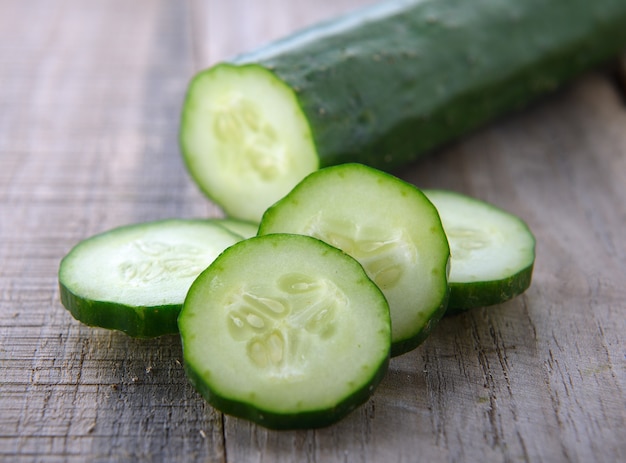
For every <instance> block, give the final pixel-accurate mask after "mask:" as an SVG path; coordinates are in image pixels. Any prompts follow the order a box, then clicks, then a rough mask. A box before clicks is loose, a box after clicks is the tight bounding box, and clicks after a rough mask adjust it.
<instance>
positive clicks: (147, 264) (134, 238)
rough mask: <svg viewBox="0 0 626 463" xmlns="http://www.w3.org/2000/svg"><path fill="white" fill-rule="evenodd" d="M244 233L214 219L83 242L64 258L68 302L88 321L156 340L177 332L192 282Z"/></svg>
mask: <svg viewBox="0 0 626 463" xmlns="http://www.w3.org/2000/svg"><path fill="white" fill-rule="evenodd" d="M240 239H241V238H240V237H239V236H238V235H235V234H233V233H231V232H229V231H227V230H226V229H224V228H222V227H220V226H218V225H216V224H214V223H212V222H211V221H210V220H209V221H207V220H195V219H171V220H161V221H154V222H147V223H140V224H134V225H127V226H122V227H118V228H115V229H112V230H109V231H107V232H104V233H101V234H98V235H95V236H92V237H90V238H88V239H86V240H83V241H81V242H79V243H78V244H77V245H76V246H74V247H73V248H72V249H71V250H70V251H69V252H68V254H67V255H66V256H65V257H64V258H63V259H62V261H61V264H60V266H59V273H58V278H59V287H60V297H61V302H62V304H63V305H64V306H65V307H66V308H67V309H68V310H69V312H70V313H71V314H72V315H73V316H74V318H76V319H77V320H79V321H81V322H83V323H84V324H86V325H89V326H98V327H102V328H107V329H112V330H118V331H122V332H124V333H126V334H128V335H129V336H133V337H138V338H150V337H156V336H161V335H164V334H173V333H177V332H178V327H177V317H178V314H179V312H180V309H181V307H182V304H183V301H184V299H185V295H186V293H187V290H188V289H189V287H190V286H191V283H192V282H193V280H194V279H195V278H196V277H197V276H198V275H199V274H200V272H201V271H202V270H204V269H205V268H206V267H208V265H209V264H210V263H211V262H212V261H213V260H214V259H215V257H217V255H218V254H219V253H220V252H222V251H223V250H224V249H225V248H226V247H227V246H230V245H232V244H234V243H236V242H237V241H239V240H240Z"/></svg>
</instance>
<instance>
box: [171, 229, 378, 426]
mask: <svg viewBox="0 0 626 463" xmlns="http://www.w3.org/2000/svg"><path fill="white" fill-rule="evenodd" d="M178 324H179V327H180V334H181V339H182V343H183V358H184V364H185V370H186V372H187V375H188V377H189V379H190V381H191V383H192V384H193V385H194V386H195V387H196V388H197V390H198V391H199V392H200V393H201V394H202V395H203V396H204V397H205V398H206V399H207V401H208V402H209V403H211V404H212V405H213V406H215V407H216V408H217V409H219V410H221V411H223V412H224V413H227V414H231V415H235V416H239V417H243V418H246V419H249V420H252V421H254V422H257V423H259V424H261V425H263V426H266V427H269V428H281V429H284V428H311V427H318V426H325V425H328V424H331V423H332V422H334V421H337V420H339V419H340V418H341V417H343V416H345V415H346V414H347V413H349V412H350V411H351V410H353V409H354V408H355V407H356V406H358V405H360V404H361V403H363V402H365V401H366V400H367V399H368V398H369V397H370V395H371V394H372V392H373V391H374V389H375V387H376V386H377V385H378V383H379V382H380V380H381V378H382V377H383V375H384V373H385V371H386V368H387V365H388V360H389V346H390V320H389V309H388V306H387V302H386V300H385V298H384V296H383V295H382V293H381V292H380V290H379V289H378V288H377V287H376V285H375V284H374V283H372V281H371V280H370V279H369V278H368V277H367V275H366V274H365V272H364V271H363V269H362V267H361V266H360V265H359V264H358V263H357V262H356V261H355V260H354V259H352V258H350V257H349V256H347V255H346V254H344V253H343V252H341V251H339V250H337V249H335V248H333V247H331V246H329V245H327V244H325V243H323V242H321V241H319V240H316V239H313V238H310V237H306V236H299V235H281V234H274V235H267V236H261V237H255V238H251V239H248V240H245V241H241V242H239V243H238V244H236V245H234V246H232V247H230V248H228V249H227V250H226V251H225V252H224V253H223V254H222V255H220V256H219V257H218V258H217V259H216V260H215V262H213V264H211V266H209V268H208V269H207V270H206V271H204V272H203V273H202V274H201V275H200V276H199V277H198V279H197V280H196V281H195V282H194V283H193V285H192V286H191V288H190V290H189V294H188V296H187V298H186V299H185V304H184V307H183V310H182V311H181V314H180V317H179V319H178Z"/></svg>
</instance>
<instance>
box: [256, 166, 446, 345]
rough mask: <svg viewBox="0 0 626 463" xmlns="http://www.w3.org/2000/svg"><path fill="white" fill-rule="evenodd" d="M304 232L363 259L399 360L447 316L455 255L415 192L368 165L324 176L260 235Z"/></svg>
mask: <svg viewBox="0 0 626 463" xmlns="http://www.w3.org/2000/svg"><path fill="white" fill-rule="evenodd" d="M268 233H300V234H304V235H310V236H313V237H316V238H319V239H321V240H323V241H326V242H327V243H329V244H331V245H333V246H335V247H338V248H339V249H342V250H343V251H344V252H346V253H348V254H350V255H351V256H352V257H354V258H355V259H357V260H358V261H359V262H360V263H361V264H362V265H363V267H364V268H365V271H366V272H367V274H368V275H369V276H370V278H371V279H372V280H373V281H374V282H375V283H376V284H377V285H378V286H379V287H380V289H381V290H382V291H383V293H384V294H385V297H386V298H387V300H388V301H389V307H390V310H391V321H392V347H391V354H392V355H393V356H396V355H400V354H402V353H405V352H407V351H409V350H411V349H413V348H415V347H416V346H418V345H419V344H420V343H421V342H422V341H423V340H424V339H425V338H426V336H428V334H429V333H430V330H431V329H432V328H433V326H434V325H435V324H436V322H437V321H438V320H439V318H440V317H441V316H442V314H443V313H444V311H445V306H446V301H447V296H448V284H447V275H448V262H449V257H450V251H449V248H448V242H447V240H446V236H445V234H444V231H443V228H442V225H441V221H440V220H439V215H438V214H437V210H436V209H435V208H434V206H433V205H432V204H431V203H430V201H429V200H428V199H427V198H426V197H425V196H424V195H423V194H422V193H421V192H420V190H418V189H417V188H416V187H415V186H413V185H410V184H408V183H405V182H403V181H402V180H400V179H398V178H396V177H393V176H391V175H390V174H386V173H383V172H381V171H379V170H376V169H374V168H371V167H367V166H364V165H362V164H351V163H349V164H342V165H339V166H333V167H327V168H324V169H320V170H318V171H316V172H314V173H312V174H310V175H309V176H307V177H306V178H305V179H304V180H303V181H302V182H300V183H299V184H298V185H297V186H296V187H295V188H294V189H293V190H292V191H291V192H290V193H289V194H288V195H287V196H285V198H283V199H281V200H280V201H278V202H277V203H276V204H275V205H274V206H272V207H270V208H269V209H268V210H267V212H266V213H265V215H264V216H263V219H262V221H261V224H260V225H259V235H264V234H268Z"/></svg>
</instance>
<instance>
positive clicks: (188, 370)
mask: <svg viewBox="0 0 626 463" xmlns="http://www.w3.org/2000/svg"><path fill="white" fill-rule="evenodd" d="M389 362H390V359H389V357H387V360H386V361H385V362H383V363H382V364H381V365H380V368H379V369H378V370H377V371H376V373H375V374H374V376H372V378H371V380H370V381H369V383H368V384H366V385H365V386H364V387H362V388H361V389H359V390H357V391H355V392H354V393H353V394H352V395H350V396H348V397H346V398H345V399H344V400H343V401H341V402H339V403H337V405H336V406H335V407H334V408H332V409H325V410H319V411H309V412H299V413H293V414H281V413H275V412H272V411H267V410H261V409H259V408H258V407H256V406H252V405H249V404H246V403H244V402H241V401H239V400H229V399H228V398H227V397H224V396H221V395H218V394H214V393H213V392H212V391H211V389H210V388H209V387H207V385H206V383H205V382H204V381H203V380H202V376H201V374H200V372H197V371H196V370H195V369H194V368H193V367H191V366H190V365H189V364H188V363H186V362H183V367H184V369H185V374H186V376H187V378H188V380H189V382H190V383H191V385H192V386H193V387H194V388H195V389H196V390H197V391H198V392H199V393H200V395H202V397H204V399H205V400H206V401H207V402H208V403H209V404H210V405H211V406H213V407H215V408H216V409H217V410H220V411H221V412H222V413H225V414H227V415H231V416H235V417H238V418H243V419H245V420H248V421H251V422H253V423H257V424H259V425H261V426H263V427H265V428H268V429H275V430H295V429H313V428H323V427H326V426H330V425H331V424H334V423H336V422H338V421H340V420H341V419H343V418H345V417H346V416H347V415H349V414H350V413H351V412H352V411H354V410H355V409H356V408H358V407H359V406H361V405H363V404H364V403H365V402H367V401H368V400H369V399H370V398H371V396H372V391H373V390H375V389H376V388H377V387H378V385H379V384H380V382H381V381H382V380H383V378H384V377H385V375H386V373H387V369H388V367H389Z"/></svg>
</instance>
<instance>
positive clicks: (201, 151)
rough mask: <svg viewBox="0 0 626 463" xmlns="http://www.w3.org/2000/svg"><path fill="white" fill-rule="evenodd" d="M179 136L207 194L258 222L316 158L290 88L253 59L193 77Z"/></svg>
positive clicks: (193, 172) (311, 167)
mask: <svg viewBox="0 0 626 463" xmlns="http://www.w3.org/2000/svg"><path fill="white" fill-rule="evenodd" d="M180 142H181V148H182V152H183V157H184V159H185V162H186V164H187V167H188V169H189V172H190V173H191V175H192V177H193V178H194V180H195V181H196V183H197V184H198V185H199V187H200V188H201V189H202V190H203V191H204V192H205V193H206V194H207V196H209V197H210V198H211V199H212V200H214V201H215V202H216V203H218V204H219V205H220V206H221V207H222V208H223V209H224V211H225V212H226V213H227V214H228V215H230V216H232V217H236V218H239V219H246V220H251V221H257V222H258V221H259V220H260V219H261V216H262V214H263V212H264V211H265V209H267V208H268V207H269V206H270V205H272V204H273V203H274V202H276V201H277V200H278V199H280V198H281V197H283V196H284V195H285V194H287V193H288V192H289V190H291V188H292V187H293V186H294V185H295V184H296V183H298V181H300V180H301V179H302V178H303V177H305V176H306V175H307V174H309V173H310V172H313V171H314V170H316V169H317V168H318V164H319V161H318V157H317V153H316V150H315V146H314V143H313V139H312V135H311V131H310V128H309V124H308V122H307V119H306V118H305V116H304V115H303V113H302V110H301V109H300V106H299V104H298V100H297V98H296V96H295V93H294V91H293V89H291V88H290V87H289V86H288V85H287V84H285V83H284V82H283V81H282V80H280V79H279V78H278V77H277V76H276V75H274V74H273V73H272V72H271V71H269V70H268V69H265V68H264V67H262V66H259V65H253V64H249V65H242V66H236V65H232V64H219V65H217V66H215V67H213V68H211V69H209V70H207V71H204V72H201V73H200V74H198V75H196V77H195V78H194V79H193V80H192V82H191V84H190V86H189V89H188V93H187V97H186V99H185V104H184V107H183V114H182V123H181V133H180Z"/></svg>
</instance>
